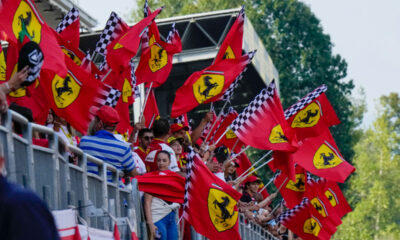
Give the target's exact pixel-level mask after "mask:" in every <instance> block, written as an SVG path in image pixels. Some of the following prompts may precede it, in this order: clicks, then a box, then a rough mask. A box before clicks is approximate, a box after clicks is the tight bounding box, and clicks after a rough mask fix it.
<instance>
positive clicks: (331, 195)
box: [325, 188, 338, 207]
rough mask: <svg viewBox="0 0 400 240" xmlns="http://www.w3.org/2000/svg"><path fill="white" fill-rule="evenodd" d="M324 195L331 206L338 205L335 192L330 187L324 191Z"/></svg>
mask: <svg viewBox="0 0 400 240" xmlns="http://www.w3.org/2000/svg"><path fill="white" fill-rule="evenodd" d="M325 197H326V198H328V200H329V202H330V204H331V205H332V207H336V205H338V199H337V197H336V194H335V192H334V191H332V189H330V188H328V190H326V191H325Z"/></svg>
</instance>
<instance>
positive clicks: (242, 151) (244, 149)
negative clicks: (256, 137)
mask: <svg viewBox="0 0 400 240" xmlns="http://www.w3.org/2000/svg"><path fill="white" fill-rule="evenodd" d="M249 147H250V145H247V146H246V147H245V148H243V149H242V150H241V151H240V152H239V153H238V154H235V156H234V157H233V158H230V159H229V161H232V160H234V159H235V158H237V157H238V156H239V155H240V154H242V153H244V151H246V150H247V149H249Z"/></svg>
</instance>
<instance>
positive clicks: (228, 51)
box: [224, 45, 236, 59]
mask: <svg viewBox="0 0 400 240" xmlns="http://www.w3.org/2000/svg"><path fill="white" fill-rule="evenodd" d="M235 58H236V57H235V54H234V53H233V50H232V48H231V46H229V45H228V47H227V48H226V51H225V54H224V59H235Z"/></svg>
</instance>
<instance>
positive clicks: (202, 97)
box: [193, 71, 225, 104]
mask: <svg viewBox="0 0 400 240" xmlns="http://www.w3.org/2000/svg"><path fill="white" fill-rule="evenodd" d="M224 79H225V78H224V74H223V73H220V72H208V71H205V72H204V73H203V74H202V75H201V76H200V77H199V78H198V79H197V80H196V82H195V83H194V84H193V94H194V97H195V98H196V100H197V102H198V103H199V104H201V103H203V102H205V101H207V100H208V99H210V98H213V97H215V96H217V95H218V94H219V93H221V91H222V89H223V88H224Z"/></svg>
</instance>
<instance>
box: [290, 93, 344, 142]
mask: <svg viewBox="0 0 400 240" xmlns="http://www.w3.org/2000/svg"><path fill="white" fill-rule="evenodd" d="M326 90H327V87H326V86H325V85H322V86H320V87H318V88H316V89H315V90H314V91H312V92H310V93H309V94H307V95H306V96H305V97H304V98H302V99H300V100H299V101H298V102H297V103H296V104H294V105H292V106H291V107H289V108H288V109H286V110H285V117H286V119H287V121H288V123H289V125H290V126H291V127H292V128H293V129H294V130H295V131H296V135H297V138H298V139H299V140H302V139H305V138H307V137H315V136H318V135H319V134H320V133H321V132H323V131H325V130H326V129H327V128H328V127H330V126H333V125H337V124H339V123H340V120H339V119H338V117H337V116H336V113H335V110H334V109H333V107H332V106H331V104H330V103H329V100H328V98H327V97H326V95H325V91H326Z"/></svg>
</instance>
